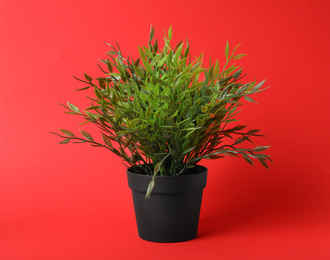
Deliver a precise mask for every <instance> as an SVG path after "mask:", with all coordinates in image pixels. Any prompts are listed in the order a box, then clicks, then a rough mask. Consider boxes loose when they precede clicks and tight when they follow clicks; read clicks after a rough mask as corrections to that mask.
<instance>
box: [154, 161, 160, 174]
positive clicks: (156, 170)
mask: <svg viewBox="0 0 330 260" xmlns="http://www.w3.org/2000/svg"><path fill="white" fill-rule="evenodd" d="M160 166H161V163H157V164H156V166H155V169H154V173H158V172H159V170H160Z"/></svg>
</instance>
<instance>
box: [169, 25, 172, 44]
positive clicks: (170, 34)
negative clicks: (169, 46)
mask: <svg viewBox="0 0 330 260" xmlns="http://www.w3.org/2000/svg"><path fill="white" fill-rule="evenodd" d="M168 39H169V40H171V39H172V25H171V26H170V28H169V29H168Z"/></svg>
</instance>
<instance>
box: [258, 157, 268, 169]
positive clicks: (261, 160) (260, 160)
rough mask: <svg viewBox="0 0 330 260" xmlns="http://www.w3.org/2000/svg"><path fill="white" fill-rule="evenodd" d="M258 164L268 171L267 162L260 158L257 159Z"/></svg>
mask: <svg viewBox="0 0 330 260" xmlns="http://www.w3.org/2000/svg"><path fill="white" fill-rule="evenodd" d="M259 162H260V163H261V164H262V165H263V166H265V167H266V168H267V169H268V170H269V167H268V165H267V162H266V160H265V159H261V158H260V159H259Z"/></svg>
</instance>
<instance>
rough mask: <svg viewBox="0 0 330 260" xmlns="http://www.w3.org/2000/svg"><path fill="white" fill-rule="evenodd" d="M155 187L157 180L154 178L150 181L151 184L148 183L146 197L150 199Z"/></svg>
mask: <svg viewBox="0 0 330 260" xmlns="http://www.w3.org/2000/svg"><path fill="white" fill-rule="evenodd" d="M154 188H155V180H154V179H152V180H151V181H150V182H149V185H148V188H147V193H146V196H145V199H146V198H148V199H150V194H151V192H152V190H153V189H154Z"/></svg>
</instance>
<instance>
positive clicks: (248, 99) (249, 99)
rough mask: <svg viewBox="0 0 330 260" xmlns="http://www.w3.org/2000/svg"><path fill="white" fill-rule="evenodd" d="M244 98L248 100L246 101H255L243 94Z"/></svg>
mask: <svg viewBox="0 0 330 260" xmlns="http://www.w3.org/2000/svg"><path fill="white" fill-rule="evenodd" d="M244 99H245V100H246V101H248V102H252V103H257V102H255V101H254V100H253V99H252V98H251V97H249V96H244Z"/></svg>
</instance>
